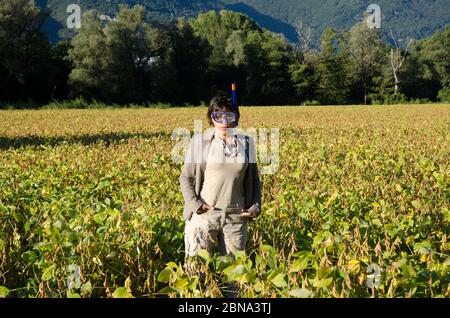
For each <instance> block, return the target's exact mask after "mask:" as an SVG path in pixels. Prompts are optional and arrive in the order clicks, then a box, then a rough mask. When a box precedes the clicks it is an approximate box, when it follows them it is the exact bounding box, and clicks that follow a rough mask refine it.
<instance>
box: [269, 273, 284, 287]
mask: <svg viewBox="0 0 450 318" xmlns="http://www.w3.org/2000/svg"><path fill="white" fill-rule="evenodd" d="M285 276H286V275H284V274H278V275H277V276H275V277H274V278H273V279H272V280H271V282H272V284H274V285H275V286H276V287H278V288H284V287H286V286H287V283H286V280H285V279H284V278H285Z"/></svg>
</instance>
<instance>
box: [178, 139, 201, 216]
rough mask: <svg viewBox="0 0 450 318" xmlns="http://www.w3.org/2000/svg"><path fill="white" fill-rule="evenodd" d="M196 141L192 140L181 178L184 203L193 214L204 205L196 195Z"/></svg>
mask: <svg viewBox="0 0 450 318" xmlns="http://www.w3.org/2000/svg"><path fill="white" fill-rule="evenodd" d="M194 139H195V138H192V140H191V142H190V144H189V148H188V151H187V154H186V157H185V160H184V164H183V168H182V169H181V174H180V178H179V182H180V187H181V192H182V193H183V197H184V201H185V202H186V204H187V205H188V207H189V209H190V210H191V211H192V212H196V211H198V209H199V208H200V207H201V206H202V205H203V201H202V200H200V199H199V198H198V196H197V195H196V194H195V178H196V163H195V161H194V160H193V158H194V154H193V149H194V145H193V144H194Z"/></svg>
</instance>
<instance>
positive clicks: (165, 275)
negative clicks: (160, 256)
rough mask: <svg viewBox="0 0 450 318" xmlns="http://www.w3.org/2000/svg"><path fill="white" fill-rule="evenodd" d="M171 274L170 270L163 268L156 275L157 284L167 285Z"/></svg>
mask: <svg viewBox="0 0 450 318" xmlns="http://www.w3.org/2000/svg"><path fill="white" fill-rule="evenodd" d="M171 274H172V270H171V269H170V268H164V269H163V270H162V271H161V272H160V273H159V275H158V282H160V283H165V284H167V283H168V282H169V280H170V275H171Z"/></svg>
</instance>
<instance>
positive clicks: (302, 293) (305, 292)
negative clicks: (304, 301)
mask: <svg viewBox="0 0 450 318" xmlns="http://www.w3.org/2000/svg"><path fill="white" fill-rule="evenodd" d="M289 295H290V296H292V297H296V298H308V297H311V295H312V291H310V290H309V289H306V288H297V289H293V290H291V291H289Z"/></svg>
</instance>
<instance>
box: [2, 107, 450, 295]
mask: <svg viewBox="0 0 450 318" xmlns="http://www.w3.org/2000/svg"><path fill="white" fill-rule="evenodd" d="M448 111H449V105H393V106H370V107H366V106H352V107H350V108H349V107H321V106H318V107H314V108H309V107H257V108H245V107H244V108H242V118H243V121H242V125H243V127H260V126H261V127H262V126H264V125H269V127H270V126H275V125H277V126H280V127H281V130H280V132H281V136H280V140H281V141H282V142H281V144H280V166H279V167H280V169H279V171H278V172H277V173H276V174H274V175H262V176H261V178H262V185H263V188H262V196H263V200H262V202H263V210H262V214H261V216H260V217H258V218H257V219H256V220H255V221H254V222H251V224H250V233H249V242H248V245H247V247H248V249H247V253H246V254H245V253H237V254H236V255H235V256H234V257H226V256H218V255H216V254H214V253H212V255H209V254H208V253H206V251H203V252H201V253H199V256H198V257H197V258H196V259H194V261H195V262H196V263H195V265H196V266H199V267H198V268H197V269H199V270H197V272H195V271H194V272H192V271H188V270H187V269H190V267H189V266H185V264H184V221H183V219H182V209H183V197H182V194H181V192H180V191H179V190H178V189H177V186H176V185H177V184H178V177H179V174H180V165H179V164H176V163H174V162H173V161H172V160H171V151H172V149H173V146H174V140H172V139H171V136H172V130H173V129H175V128H177V127H182V126H183V125H185V124H186V121H193V120H194V119H198V118H203V117H204V114H205V109H204V108H177V109H166V110H163V109H124V110H121V109H111V110H104V109H100V110H97V109H92V110H42V111H40V110H39V111H21V112H17V111H2V119H3V120H4V122H5V123H7V125H4V126H2V127H1V129H2V137H1V138H0V154H1V158H2V169H0V255H2V257H0V273H1V275H0V297H83V298H84V297H156V296H161V294H167V295H169V296H177V297H178V296H185V297H222V296H224V293H225V292H226V287H227V286H229V285H230V284H231V285H232V284H237V285H238V286H239V287H240V295H241V296H243V297H447V298H448V297H449V296H450V294H449V293H450V290H449V289H448V286H449V283H450V276H449V273H450V266H449V259H450V255H449V249H450V245H449V241H448V233H449V230H450V229H449V221H450V211H449V208H448V192H449V191H448V190H449V181H450V180H449V178H448V169H449V163H448V147H447V139H448V127H447V126H448V119H447V118H448ZM174 112H176V113H177V115H178V116H177V117H176V118H174V116H173V113H174ZM418 135H420V136H421V138H417V136H418ZM422 137H423V138H422ZM259 164H260V165H259V166H260V167H263V166H264V164H263V163H262V162H260V163H259ZM269 185H270V186H269ZM186 263H188V262H186ZM373 264H376V265H378V266H379V267H380V274H381V282H380V285H379V286H378V287H376V288H370V287H369V286H368V285H367V281H368V280H370V279H371V278H372V279H373V278H374V276H373V272H371V271H370V270H369V269H370V266H371V265H373ZM68 281H71V282H73V283H72V284H70V286H69V284H68ZM69 287H70V288H69Z"/></svg>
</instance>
